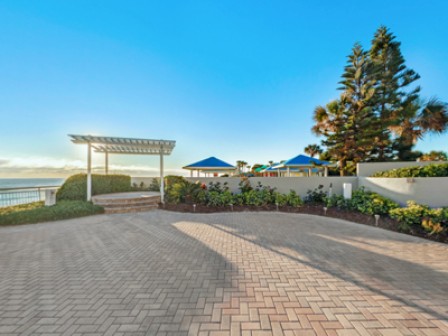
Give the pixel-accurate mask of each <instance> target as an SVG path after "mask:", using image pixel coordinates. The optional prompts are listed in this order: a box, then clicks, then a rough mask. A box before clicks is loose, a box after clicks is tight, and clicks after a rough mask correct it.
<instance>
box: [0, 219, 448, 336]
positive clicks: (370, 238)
mask: <svg viewBox="0 0 448 336" xmlns="http://www.w3.org/2000/svg"><path fill="white" fill-rule="evenodd" d="M447 255H448V247H447V246H446V245H442V244H436V243H431V242H428V241H424V240H421V239H418V238H414V237H410V236H405V235H400V234H396V233H392V232H388V231H384V230H380V229H375V228H371V227H367V226H363V225H357V224H351V223H347V222H343V221H339V220H334V219H327V218H323V217H314V216H308V215H297V214H279V213H229V214H211V215H200V214H181V213H171V212H164V211H154V212H148V213H138V214H123V215H102V216H95V217H89V218H83V219H76V220H69V221H61V222H55V223H45V224H37V225H24V226H17V227H4V228H0V270H1V273H0V335H204V336H220V335H229V336H231V335H232V336H233V335H247V336H249V335H251V336H264V335H291V336H293V335H318V336H320V335H330V336H331V335H380V336H381V335H427V336H429V335H448V322H447V320H448V261H447V257H446V256H447Z"/></svg>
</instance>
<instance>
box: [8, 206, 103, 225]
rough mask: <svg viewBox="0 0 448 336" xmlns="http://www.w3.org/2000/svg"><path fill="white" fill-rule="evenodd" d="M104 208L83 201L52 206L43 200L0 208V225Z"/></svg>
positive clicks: (29, 221) (23, 222)
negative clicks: (45, 203) (46, 204)
mask: <svg viewBox="0 0 448 336" xmlns="http://www.w3.org/2000/svg"><path fill="white" fill-rule="evenodd" d="M103 212H104V209H103V208H102V207H100V206H98V205H94V204H92V203H90V202H85V201H60V202H58V203H57V204H56V205H53V206H45V205H44V203H43V202H35V203H30V204H23V205H15V206H10V207H5V208H0V225H15V224H31V223H40V222H49V221H55V220H61V219H69V218H77V217H83V216H90V215H95V214H100V213H103Z"/></svg>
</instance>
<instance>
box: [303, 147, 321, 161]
mask: <svg viewBox="0 0 448 336" xmlns="http://www.w3.org/2000/svg"><path fill="white" fill-rule="evenodd" d="M304 151H305V153H306V154H308V155H310V156H311V157H312V158H313V157H314V156H315V155H317V154H322V152H323V150H322V148H320V146H319V145H316V144H312V145H308V146H306V147H305V149H304Z"/></svg>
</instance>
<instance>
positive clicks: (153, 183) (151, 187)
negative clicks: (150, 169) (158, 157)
mask: <svg viewBox="0 0 448 336" xmlns="http://www.w3.org/2000/svg"><path fill="white" fill-rule="evenodd" d="M148 190H149V191H157V192H159V191H160V183H159V180H158V179H156V178H153V179H152V181H151V184H150V185H149V187H148Z"/></svg>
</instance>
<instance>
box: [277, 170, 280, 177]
mask: <svg viewBox="0 0 448 336" xmlns="http://www.w3.org/2000/svg"><path fill="white" fill-rule="evenodd" d="M277 177H280V169H277Z"/></svg>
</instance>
